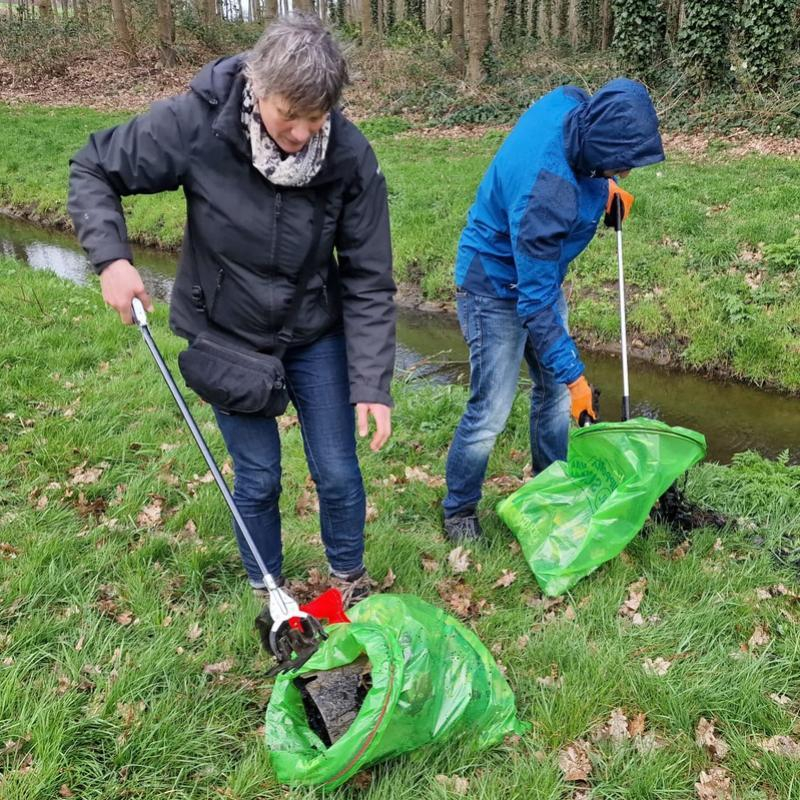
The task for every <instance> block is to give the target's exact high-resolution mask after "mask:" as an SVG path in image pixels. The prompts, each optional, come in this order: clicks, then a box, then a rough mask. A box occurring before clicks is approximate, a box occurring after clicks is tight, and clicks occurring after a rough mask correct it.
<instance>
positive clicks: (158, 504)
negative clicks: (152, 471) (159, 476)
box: [136, 494, 164, 528]
mask: <svg viewBox="0 0 800 800" xmlns="http://www.w3.org/2000/svg"><path fill="white" fill-rule="evenodd" d="M150 500H151V502H150V503H148V504H147V505H146V506H145V507H144V508H143V509H142V510H141V511H140V512H139V513H138V514H137V516H136V524H137V525H139V526H140V527H142V528H155V527H158V526H159V525H161V522H162V520H161V514H162V512H163V510H164V498H163V497H162V496H161V495H159V494H152V495H150Z"/></svg>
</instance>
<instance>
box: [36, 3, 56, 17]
mask: <svg viewBox="0 0 800 800" xmlns="http://www.w3.org/2000/svg"><path fill="white" fill-rule="evenodd" d="M36 7H37V8H38V9H39V16H40V17H41V18H42V19H53V7H52V6H51V5H50V0H36Z"/></svg>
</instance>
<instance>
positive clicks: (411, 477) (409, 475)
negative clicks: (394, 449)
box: [405, 467, 444, 488]
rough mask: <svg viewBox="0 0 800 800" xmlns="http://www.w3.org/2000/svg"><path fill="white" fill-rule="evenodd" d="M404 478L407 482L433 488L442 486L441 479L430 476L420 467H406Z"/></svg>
mask: <svg viewBox="0 0 800 800" xmlns="http://www.w3.org/2000/svg"><path fill="white" fill-rule="evenodd" d="M405 478H406V480H407V481H409V482H411V481H417V482H419V483H424V484H425V485H426V486H431V487H433V488H437V487H439V486H444V478H443V477H441V476H438V475H437V476H433V475H430V474H428V473H427V472H426V471H425V470H424V469H423V468H422V467H406V469H405Z"/></svg>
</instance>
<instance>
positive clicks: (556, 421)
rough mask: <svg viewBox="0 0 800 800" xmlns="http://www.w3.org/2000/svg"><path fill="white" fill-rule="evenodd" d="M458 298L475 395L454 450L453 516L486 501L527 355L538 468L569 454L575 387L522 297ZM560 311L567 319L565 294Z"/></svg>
mask: <svg viewBox="0 0 800 800" xmlns="http://www.w3.org/2000/svg"><path fill="white" fill-rule="evenodd" d="M456 303H457V309H458V321H459V324H460V325H461V332H462V333H463V334H464V339H465V341H466V342H467V345H468V346H469V365H470V396H469V400H468V401H467V408H466V410H465V411H464V415H463V416H462V417H461V422H459V424H458V427H457V428H456V432H455V436H454V438H453V442H452V444H451V445H450V452H449V453H448V456H447V469H446V477H447V495H446V496H445V499H444V504H443V505H444V514H445V516H446V517H452V516H456V515H463V514H471V513H473V512H474V510H475V508H476V506H477V505H478V501H479V500H480V498H481V485H482V484H483V479H484V476H485V474H486V465H487V463H488V462H489V456H490V454H491V452H492V448H493V447H494V443H495V440H496V439H497V436H498V435H499V434H500V433H501V432H502V431H503V429H504V428H505V425H506V422H507V420H508V415H509V414H510V413H511V406H512V404H513V402H514V396H515V395H516V392H517V385H518V382H519V372H520V366H521V364H522V359H523V358H524V359H525V361H526V362H527V364H528V372H529V374H530V377H531V381H532V382H533V388H532V390H531V412H530V441H531V457H532V463H533V467H534V469H535V470H536V471H537V472H538V471H540V470H543V469H544V468H545V467H547V466H549V465H550V464H551V463H552V462H553V461H557V460H559V459H564V458H566V455H567V440H568V437H569V419H570V396H569V390H568V389H567V387H566V386H565V385H564V384H561V383H557V382H556V381H555V379H554V378H553V376H552V374H550V373H548V372H545V371H544V370H543V369H542V367H541V366H540V364H539V362H538V360H537V359H536V356H535V354H534V351H533V348H532V347H531V346H530V343H529V341H528V332H527V330H526V329H525V328H524V327H523V325H522V323H521V322H520V319H519V316H518V315H517V307H516V302H515V301H514V300H501V299H499V298H495V297H484V296H481V295H475V294H471V293H469V292H464V291H462V290H459V291H458V293H457V299H456ZM559 312H560V313H561V315H562V317H563V319H564V320H566V319H567V303H566V300H565V299H564V297H563V295H562V297H561V301H560V303H559Z"/></svg>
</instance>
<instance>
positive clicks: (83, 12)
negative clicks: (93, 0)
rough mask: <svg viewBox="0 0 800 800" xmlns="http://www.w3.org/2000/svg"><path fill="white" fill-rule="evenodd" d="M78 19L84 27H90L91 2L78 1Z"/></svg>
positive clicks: (86, 0)
mask: <svg viewBox="0 0 800 800" xmlns="http://www.w3.org/2000/svg"><path fill="white" fill-rule="evenodd" d="M78 19H79V20H80V23H81V25H83V26H84V27H86V26H88V25H89V0H78Z"/></svg>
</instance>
